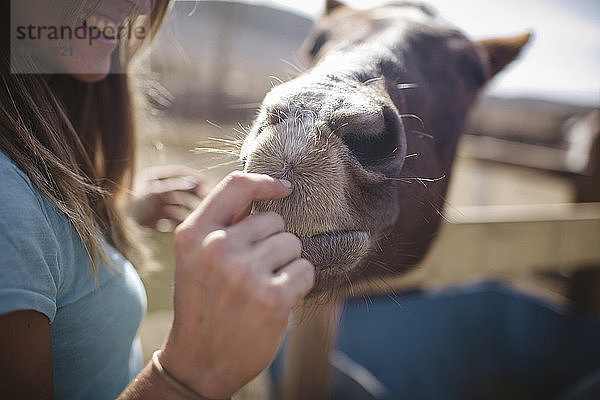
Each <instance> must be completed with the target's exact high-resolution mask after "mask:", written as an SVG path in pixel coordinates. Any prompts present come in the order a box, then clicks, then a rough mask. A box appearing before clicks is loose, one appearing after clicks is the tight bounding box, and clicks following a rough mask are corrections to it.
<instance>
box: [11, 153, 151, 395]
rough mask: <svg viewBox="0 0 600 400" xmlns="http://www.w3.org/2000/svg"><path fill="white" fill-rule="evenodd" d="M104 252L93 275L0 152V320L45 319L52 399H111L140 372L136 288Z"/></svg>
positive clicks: (63, 223) (56, 215)
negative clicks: (27, 315)
mask: <svg viewBox="0 0 600 400" xmlns="http://www.w3.org/2000/svg"><path fill="white" fill-rule="evenodd" d="M104 248H105V252H106V255H107V257H108V258H109V259H110V260H111V261H112V263H111V265H103V264H102V263H98V266H97V275H96V276H94V274H93V270H92V266H91V260H90V258H89V255H88V253H87V252H86V250H85V248H84V246H83V242H82V241H81V239H80V237H79V236H78V234H77V232H76V231H75V229H74V228H73V226H72V224H71V223H70V222H69V220H68V219H67V217H66V216H65V214H64V213H62V212H61V211H60V210H58V209H57V208H56V207H55V206H54V205H53V204H51V203H50V202H49V201H48V199H47V198H46V197H45V196H44V195H43V194H42V193H41V192H40V191H38V190H37V189H36V188H35V186H34V185H33V184H32V183H31V181H30V180H29V178H28V177H27V176H26V175H25V174H24V173H23V172H22V171H21V170H20V169H19V168H18V167H17V166H16V165H15V164H14V163H13V162H12V161H11V160H10V159H9V158H8V157H7V156H6V155H5V154H4V153H2V152H0V314H5V313H9V312H12V311H17V310H35V311H38V312H40V313H42V314H44V315H46V316H47V317H48V320H49V321H50V334H51V337H52V366H53V369H54V393H55V397H56V398H57V399H113V398H115V397H117V396H118V395H119V393H120V392H121V391H122V390H123V389H124V388H125V387H126V386H127V384H128V383H129V382H130V381H131V380H132V379H133V378H134V377H135V376H136V375H137V374H138V372H139V371H140V370H141V368H142V355H141V346H140V342H139V340H138V339H137V336H136V335H137V330H138V327H139V325H140V322H141V319H142V317H143V315H144V313H145V310H146V294H145V291H144V287H143V285H142V283H141V281H140V279H139V277H138V275H137V273H136V272H135V270H134V269H133V267H132V265H131V263H129V262H128V261H127V260H126V259H125V258H124V257H123V256H122V255H121V253H119V252H118V251H117V250H115V249H114V248H113V247H112V246H110V245H108V243H106V242H105V243H104Z"/></svg>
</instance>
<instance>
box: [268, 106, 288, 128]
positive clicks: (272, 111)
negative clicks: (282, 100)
mask: <svg viewBox="0 0 600 400" xmlns="http://www.w3.org/2000/svg"><path fill="white" fill-rule="evenodd" d="M266 113H267V123H268V124H269V125H277V124H280V123H282V122H283V121H285V120H286V119H288V113H287V109H286V108H284V106H283V105H272V106H267V108H266Z"/></svg>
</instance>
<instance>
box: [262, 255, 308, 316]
mask: <svg viewBox="0 0 600 400" xmlns="http://www.w3.org/2000/svg"><path fill="white" fill-rule="evenodd" d="M269 279H270V282H271V284H272V285H276V286H278V287H279V288H280V290H281V292H282V293H283V299H284V301H285V302H286V304H287V305H288V306H289V307H293V306H294V305H295V304H296V303H297V302H298V301H300V300H302V299H303V298H304V296H306V295H307V294H308V293H309V292H310V290H311V289H312V288H313V286H314V284H315V267H314V266H313V265H312V264H311V262H310V261H308V260H307V259H305V258H297V259H295V260H294V261H292V262H291V263H289V264H287V265H285V266H284V267H283V268H280V269H279V270H278V271H277V272H276V273H275V274H273V275H272V276H271V277H270V278H269Z"/></svg>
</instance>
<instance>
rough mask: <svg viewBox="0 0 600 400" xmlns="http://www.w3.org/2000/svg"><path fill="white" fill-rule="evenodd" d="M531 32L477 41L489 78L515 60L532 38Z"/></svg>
mask: <svg viewBox="0 0 600 400" xmlns="http://www.w3.org/2000/svg"><path fill="white" fill-rule="evenodd" d="M531 36H532V34H531V33H530V32H528V33H524V34H521V35H517V36H511V37H504V38H494V39H484V40H479V41H477V42H475V45H476V46H477V48H478V49H479V51H480V53H481V55H482V57H483V59H484V62H485V64H486V69H487V79H491V78H492V77H493V76H494V75H496V74H497V73H498V72H500V71H502V69H503V68H504V67H506V66H507V65H508V64H510V63H511V62H512V61H514V60H515V59H516V58H517V57H518V56H519V54H520V53H521V50H522V49H523V47H525V45H526V44H527V42H529V40H530V39H531Z"/></svg>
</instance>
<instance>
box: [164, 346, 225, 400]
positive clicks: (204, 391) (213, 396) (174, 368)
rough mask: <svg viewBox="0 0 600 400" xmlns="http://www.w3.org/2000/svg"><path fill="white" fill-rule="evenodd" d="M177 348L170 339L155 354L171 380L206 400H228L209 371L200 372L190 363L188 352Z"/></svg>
mask: <svg viewBox="0 0 600 400" xmlns="http://www.w3.org/2000/svg"><path fill="white" fill-rule="evenodd" d="M178 348H179V347H178V346H173V344H172V341H171V338H170V337H169V339H167V342H166V343H165V344H164V345H163V348H162V349H161V350H160V351H159V352H158V353H157V354H156V361H157V362H158V363H159V364H160V366H161V367H162V369H163V371H165V372H166V373H167V374H168V375H169V376H170V377H171V378H173V379H175V380H176V381H177V382H179V383H180V384H181V385H183V386H184V387H186V388H187V389H189V390H191V391H192V392H194V393H196V394H198V395H199V396H200V398H203V399H207V400H222V399H228V398H230V397H231V396H230V395H227V394H225V393H223V387H222V386H221V385H219V383H218V379H217V377H216V376H213V375H214V374H213V375H211V373H210V371H205V373H202V372H201V369H202V368H201V366H200V365H198V363H194V362H192V360H191V359H190V358H189V357H188V356H189V355H190V351H177V349H178Z"/></svg>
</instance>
